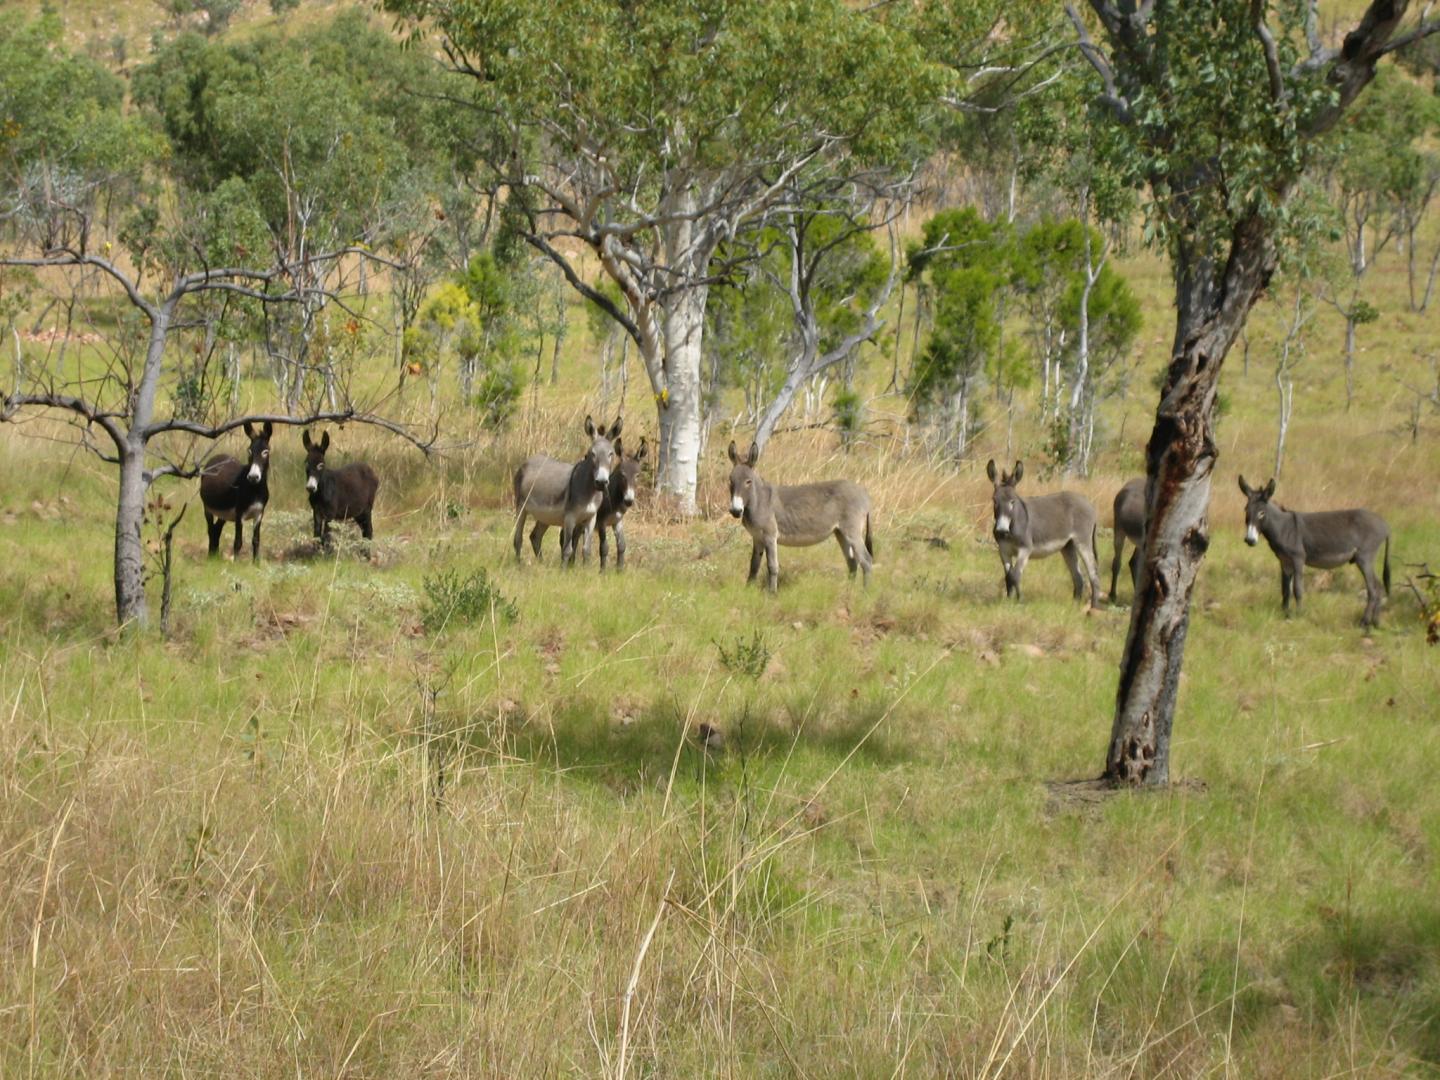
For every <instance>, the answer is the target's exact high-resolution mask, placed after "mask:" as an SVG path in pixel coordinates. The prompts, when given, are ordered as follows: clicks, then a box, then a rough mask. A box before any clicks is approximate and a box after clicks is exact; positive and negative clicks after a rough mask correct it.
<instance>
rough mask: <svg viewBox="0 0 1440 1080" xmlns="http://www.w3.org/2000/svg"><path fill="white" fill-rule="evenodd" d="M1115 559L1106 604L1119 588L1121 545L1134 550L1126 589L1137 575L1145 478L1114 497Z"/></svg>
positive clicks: (1111, 565)
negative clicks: (1131, 546)
mask: <svg viewBox="0 0 1440 1080" xmlns="http://www.w3.org/2000/svg"><path fill="white" fill-rule="evenodd" d="M1114 514H1115V518H1114V522H1115V558H1114V559H1112V560H1111V562H1110V602H1111V603H1112V604H1113V603H1114V602H1115V590H1116V589H1118V588H1119V587H1120V558H1121V556H1122V555H1124V553H1125V541H1126V540H1129V541H1130V543H1131V544H1133V545H1134V546H1135V550H1134V551H1132V552H1131V553H1130V587H1131V588H1132V589H1133V588H1134V587H1135V581H1136V578H1137V577H1138V576H1139V571H1140V545H1141V544H1143V543H1144V542H1145V478H1144V477H1143V476H1141V477H1138V478H1137V479H1134V480H1130V481H1127V482H1126V484H1125V486H1124V487H1122V488H1121V489H1120V490H1119V491H1118V492H1116V493H1115V506H1114Z"/></svg>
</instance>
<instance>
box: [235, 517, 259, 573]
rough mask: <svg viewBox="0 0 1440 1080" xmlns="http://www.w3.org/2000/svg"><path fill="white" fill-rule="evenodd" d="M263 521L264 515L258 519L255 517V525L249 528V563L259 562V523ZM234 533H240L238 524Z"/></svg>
mask: <svg viewBox="0 0 1440 1080" xmlns="http://www.w3.org/2000/svg"><path fill="white" fill-rule="evenodd" d="M264 520H265V515H264V514H261V515H260V516H259V517H257V518H256V519H255V524H254V525H251V526H250V561H251V562H259V561H260V522H262V521H264ZM235 531H236V532H237V533H238V532H239V531H240V526H239V525H238V524H237V525H236V526H235Z"/></svg>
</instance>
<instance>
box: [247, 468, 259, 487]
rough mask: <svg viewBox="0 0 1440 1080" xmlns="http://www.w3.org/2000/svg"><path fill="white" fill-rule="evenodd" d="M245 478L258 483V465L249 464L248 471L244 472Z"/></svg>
mask: <svg viewBox="0 0 1440 1080" xmlns="http://www.w3.org/2000/svg"><path fill="white" fill-rule="evenodd" d="M245 478H246V479H247V480H249V481H250V483H252V484H258V483H259V482H260V466H259V465H251V466H250V471H249V472H248V473H246V474H245Z"/></svg>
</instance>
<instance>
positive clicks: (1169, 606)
mask: <svg viewBox="0 0 1440 1080" xmlns="http://www.w3.org/2000/svg"><path fill="white" fill-rule="evenodd" d="M1173 257H1174V265H1175V278H1176V290H1175V291H1176V301H1177V314H1176V330H1175V343H1174V346H1173V348H1172V350H1171V360H1170V368H1169V372H1168V374H1167V377H1166V380H1165V389H1164V391H1163V396H1162V398H1161V400H1160V404H1159V407H1158V408H1157V409H1156V413H1155V427H1154V430H1153V431H1152V432H1151V435H1150V442H1149V445H1148V447H1147V449H1146V459H1147V470H1146V474H1147V479H1146V487H1145V501H1146V509H1147V516H1146V522H1147V524H1146V528H1145V539H1144V541H1143V544H1142V547H1141V551H1142V559H1141V566H1140V580H1139V582H1138V584H1137V586H1136V593H1135V602H1134V604H1133V605H1132V607H1131V611H1130V629H1129V634H1128V636H1127V638H1126V641H1125V651H1124V654H1123V656H1122V659H1121V663H1120V682H1119V689H1118V690H1117V692H1116V699H1115V716H1114V722H1113V724H1112V727H1111V733H1110V746H1109V750H1108V752H1107V754H1106V758H1105V774H1104V775H1105V778H1106V779H1107V780H1109V781H1111V782H1112V783H1117V784H1136V785H1138V784H1144V785H1150V786H1163V785H1165V784H1167V783H1168V782H1169V779H1170V729H1171V725H1172V724H1173V722H1174V718H1175V703H1176V695H1177V692H1178V691H1179V687H1180V665H1181V662H1182V661H1183V659H1184V654H1185V637H1186V633H1187V631H1188V629H1189V625H1190V597H1191V594H1192V592H1193V591H1194V588H1195V576H1196V574H1197V573H1198V572H1199V570H1200V564H1201V563H1202V562H1203V561H1204V558H1205V552H1206V549H1207V548H1208V547H1209V546H1210V528H1209V521H1208V518H1207V510H1208V507H1209V503H1210V477H1211V473H1212V471H1213V470H1214V467H1215V459H1216V455H1217V449H1216V445H1215V439H1214V420H1215V394H1216V390H1217V384H1218V381H1219V377H1220V369H1221V366H1222V365H1223V363H1224V360H1225V355H1226V353H1227V352H1229V350H1230V346H1231V345H1232V344H1233V343H1234V341H1235V338H1236V337H1237V336H1238V335H1239V333H1240V330H1241V328H1242V327H1243V326H1244V324H1245V318H1246V316H1247V315H1248V314H1249V312H1250V308H1251V307H1252V306H1253V305H1254V303H1255V301H1256V299H1257V298H1258V297H1259V295H1260V294H1261V292H1262V291H1263V290H1264V288H1265V286H1266V285H1267V284H1268V282H1269V280H1270V276H1271V274H1272V273H1273V272H1274V269H1275V261H1276V253H1275V247H1274V244H1273V241H1272V239H1271V236H1270V233H1269V228H1268V226H1267V225H1266V223H1265V222H1264V220H1263V219H1262V218H1261V217H1260V216H1259V215H1258V214H1257V215H1256V216H1254V217H1252V218H1250V219H1247V220H1246V221H1244V222H1242V223H1241V224H1240V225H1239V226H1237V227H1236V230H1235V232H1234V234H1233V237H1232V240H1231V250H1230V254H1229V258H1228V259H1226V260H1223V261H1218V260H1215V259H1214V257H1213V256H1211V257H1207V256H1206V255H1204V254H1203V253H1200V252H1198V251H1195V250H1194V249H1188V248H1183V247H1182V248H1181V249H1179V250H1177V252H1176V253H1175V254H1174V256H1173ZM1217 262H1219V264H1220V265H1223V266H1224V270H1223V272H1217Z"/></svg>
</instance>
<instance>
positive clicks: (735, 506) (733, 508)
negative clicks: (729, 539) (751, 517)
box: [730, 495, 745, 518]
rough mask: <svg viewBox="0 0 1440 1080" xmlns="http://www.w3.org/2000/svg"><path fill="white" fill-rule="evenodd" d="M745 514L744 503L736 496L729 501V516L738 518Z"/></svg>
mask: <svg viewBox="0 0 1440 1080" xmlns="http://www.w3.org/2000/svg"><path fill="white" fill-rule="evenodd" d="M743 513H745V501H744V500H743V499H741V498H740V496H738V495H736V496H734V497H733V498H732V499H731V500H730V516H731V517H737V518H738V517H739V516H740V515H741V514H743Z"/></svg>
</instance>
